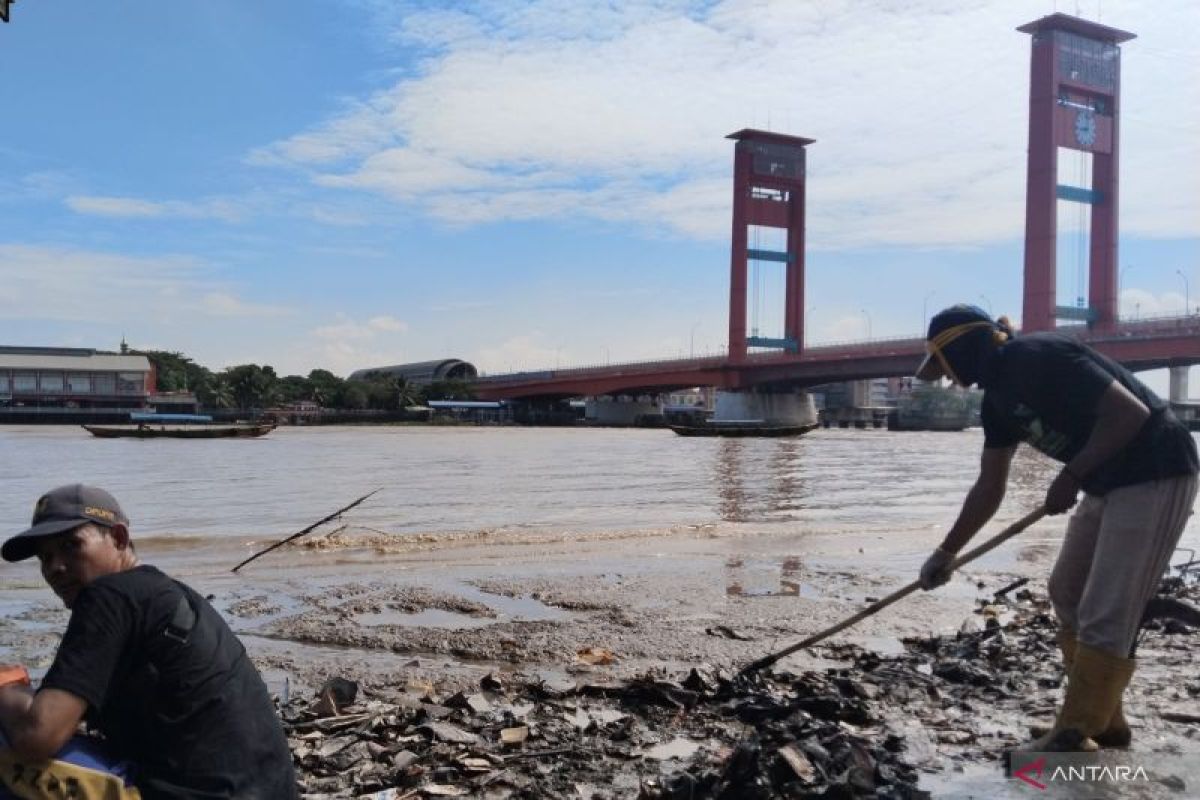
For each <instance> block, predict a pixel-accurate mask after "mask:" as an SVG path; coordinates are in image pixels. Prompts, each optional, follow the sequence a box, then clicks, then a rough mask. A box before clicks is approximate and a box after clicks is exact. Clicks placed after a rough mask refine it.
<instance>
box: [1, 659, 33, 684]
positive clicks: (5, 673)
mask: <svg viewBox="0 0 1200 800" xmlns="http://www.w3.org/2000/svg"><path fill="white" fill-rule="evenodd" d="M10 683H23V684H25V685H26V686H29V685H30V684H29V670H27V669H25V668H24V667H22V666H19V665H15V664H9V665H6V666H3V667H0V686H8V685H9V684H10Z"/></svg>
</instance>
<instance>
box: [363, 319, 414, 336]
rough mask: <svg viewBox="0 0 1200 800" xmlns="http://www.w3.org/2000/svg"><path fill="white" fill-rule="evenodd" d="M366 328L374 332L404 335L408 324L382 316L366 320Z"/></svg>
mask: <svg viewBox="0 0 1200 800" xmlns="http://www.w3.org/2000/svg"><path fill="white" fill-rule="evenodd" d="M367 327H369V328H371V329H372V330H376V331H388V332H392V333H405V332H407V331H408V323H407V322H404V321H402V320H398V319H396V318H395V317H392V316H388V315H386V314H385V315H383V316H378V317H371V318H370V319H369V320H367Z"/></svg>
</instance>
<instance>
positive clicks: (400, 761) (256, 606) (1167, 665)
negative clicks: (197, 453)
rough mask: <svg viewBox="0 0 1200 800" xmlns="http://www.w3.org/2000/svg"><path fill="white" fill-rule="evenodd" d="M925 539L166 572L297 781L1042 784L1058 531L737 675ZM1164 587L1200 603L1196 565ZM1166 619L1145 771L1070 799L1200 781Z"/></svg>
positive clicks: (1055, 681) (819, 793) (30, 589)
mask: <svg viewBox="0 0 1200 800" xmlns="http://www.w3.org/2000/svg"><path fill="white" fill-rule="evenodd" d="M935 535H937V531H935V530H932V529H931V530H929V531H925V530H905V531H900V532H899V535H897V533H896V532H894V531H891V530H889V531H883V530H865V531H851V532H847V531H845V530H843V529H841V528H840V527H838V528H837V529H836V530H834V529H833V528H832V527H831V531H830V533H829V534H828V535H820V534H814V533H812V532H810V531H806V532H803V533H795V534H790V533H787V532H784V533H781V534H779V535H771V536H764V535H759V534H757V532H756V531H753V530H748V531H743V530H733V531H731V532H725V531H719V532H714V531H712V530H710V529H709V528H707V527H696V528H694V529H690V530H683V531H680V530H668V531H663V532H662V533H661V535H659V532H654V534H653V535H648V536H642V535H626V534H624V533H621V534H618V535H606V536H604V537H600V538H597V539H596V540H586V539H582V538H580V537H573V536H554V537H547V536H542V535H540V534H539V535H538V536H537V537H536V540H535V541H526V538H528V537H525V536H524V535H522V538H521V539H520V540H517V541H512V542H509V541H501V540H499V539H498V537H497V536H495V535H493V534H490V533H489V534H487V535H486V536H484V535H470V536H463V537H460V538H459V539H458V540H456V541H454V542H446V541H444V540H443V539H441V538H437V537H428V540H425V539H420V540H411V541H410V539H408V538H404V537H387V538H386V539H384V540H383V541H381V542H379V543H372V544H368V545H365V546H364V545H363V543H362V542H360V541H355V540H350V541H348V542H346V543H345V544H344V545H340V544H336V543H332V544H331V543H328V542H327V543H326V546H324V547H322V548H310V549H304V548H287V549H285V550H284V551H281V552H280V553H279V554H278V557H277V558H275V557H274V556H273V560H272V561H270V562H268V563H266V564H256V565H255V569H253V570H249V571H246V572H244V573H241V574H239V575H237V576H231V575H230V574H229V573H228V571H227V570H228V565H231V564H233V563H236V561H237V560H239V558H238V557H236V554H235V555H230V554H223V555H222V559H221V560H222V562H223V564H224V566H223V567H221V566H217V567H209V566H208V565H207V564H201V565H199V566H187V565H185V566H187V568H185V569H179V570H177V569H172V565H171V564H169V563H163V562H159V563H160V565H161V566H163V567H164V568H165V569H166V570H167V571H168V572H172V573H173V574H176V575H178V577H180V578H181V579H183V580H185V581H186V582H188V583H189V584H191V585H192V586H193V587H195V588H196V589H197V590H198V591H201V592H202V593H204V594H206V595H207V596H209V598H210V600H211V601H212V602H213V604H214V606H215V607H216V608H217V609H218V610H219V611H220V612H221V613H222V614H223V615H224V616H225V617H226V619H227V620H228V621H229V623H230V624H231V626H232V627H233V628H234V630H235V631H236V632H237V633H238V634H239V636H240V637H241V638H242V641H243V642H244V643H245V645H246V647H247V649H248V651H249V653H250V655H251V657H252V658H253V659H254V661H255V663H256V664H257V665H258V666H259V668H260V670H261V671H262V673H263V675H264V677H265V678H266V680H267V683H268V686H269V687H270V689H271V690H272V693H273V694H275V695H276V696H277V697H278V699H279V702H280V712H281V715H282V717H283V719H284V721H285V725H286V727H287V731H288V735H289V741H290V742H291V746H292V750H293V754H294V756H295V759H296V763H297V765H298V769H299V775H300V778H301V780H302V782H303V786H304V792H305V795H306V796H308V797H314V798H321V797H377V798H391V799H392V800H395V799H396V798H425V797H455V796H459V797H497V798H502V797H528V798H535V797H538V798H540V797H546V798H559V797H561V798H587V797H594V798H639V797H641V798H659V797H689V798H693V797H694V798H700V797H726V798H734V797H748V798H755V797H920V796H923V795H922V793H923V792H928V793H929V795H930V796H933V797H988V798H992V797H1012V798H1017V797H1026V796H1028V792H1030V791H1035V790H1033V789H1031V788H1030V787H1028V786H1025V785H1022V784H1019V783H1018V782H1016V781H1015V780H1014V779H1012V778H1008V777H1006V776H1005V775H1004V772H1003V770H1002V768H1001V762H1000V756H1001V754H1002V753H1003V751H1004V750H1005V749H1006V748H1008V747H1011V746H1013V745H1016V744H1018V743H1020V742H1023V741H1025V740H1027V739H1028V738H1029V737H1028V732H1027V726H1028V725H1029V724H1030V723H1034V722H1049V721H1050V720H1051V719H1052V718H1053V713H1054V706H1055V703H1056V702H1058V700H1059V697H1060V693H1061V681H1062V675H1061V669H1060V667H1059V658H1058V654H1057V651H1056V650H1055V648H1054V638H1053V622H1052V619H1051V615H1050V610H1049V607H1048V606H1047V604H1046V602H1045V599H1044V597H1043V596H1042V595H1041V593H1040V590H1041V587H1042V586H1043V585H1044V579H1045V575H1046V574H1047V572H1048V561H1049V559H1051V558H1052V557H1053V555H1054V552H1055V550H1056V549H1057V548H1056V545H1057V536H1058V535H1060V532H1059V531H1056V530H1054V529H1053V528H1052V527H1051V523H1048V524H1047V525H1046V526H1044V528H1043V530H1042V531H1041V533H1040V534H1038V533H1036V532H1035V535H1031V536H1027V537H1025V538H1024V539H1023V540H1022V542H1021V543H1020V546H1019V548H1014V549H1012V550H1010V551H1008V552H1007V553H999V554H998V555H997V556H995V558H994V559H993V560H992V561H990V562H987V561H986V560H985V562H986V563H981V564H979V565H978V567H976V565H972V568H968V569H965V570H962V571H960V573H958V574H956V576H955V579H954V580H953V581H952V582H951V584H949V585H947V586H946V587H943V588H942V589H940V590H938V591H937V592H933V593H917V594H915V595H912V596H910V597H908V598H906V599H905V600H904V601H903V602H902V603H899V604H897V605H895V606H892V607H891V608H889V609H887V610H886V611H885V612H883V613H880V614H878V615H876V616H875V617H872V618H869V619H867V620H864V621H863V622H862V623H860V624H859V625H857V626H855V627H854V628H852V629H851V630H849V631H845V632H843V633H842V634H839V635H838V636H837V637H835V638H834V639H833V640H831V641H830V642H829V643H828V644H827V645H822V646H818V647H817V648H814V649H812V650H809V651H804V652H800V653H796V654H795V655H793V656H789V657H788V658H786V659H783V660H781V661H780V662H778V663H777V664H776V665H775V666H774V667H773V668H772V669H770V670H769V671H766V672H765V673H763V674H759V675H756V676H754V677H753V678H752V679H750V680H741V681H739V680H735V675H736V673H737V670H738V669H739V668H740V667H741V666H743V665H744V664H746V663H748V662H750V661H752V660H754V659H756V658H758V657H760V656H763V655H766V654H768V653H771V652H775V651H778V650H780V649H782V648H784V647H786V646H787V645H790V644H792V643H793V642H795V641H798V640H799V639H802V638H804V637H805V636H807V635H809V634H812V633H815V632H817V631H819V630H822V629H823V628H826V627H828V626H830V625H832V624H834V623H836V622H838V621H840V620H842V619H844V618H845V617H847V616H849V615H850V614H852V613H853V612H855V611H857V610H858V609H860V608H862V607H863V606H865V605H867V604H868V603H870V602H872V601H873V600H875V599H878V598H879V597H882V596H883V595H885V594H887V593H889V592H891V591H893V590H894V589H896V588H898V587H899V586H902V585H903V584H904V583H906V582H907V581H909V580H911V579H912V577H913V576H914V575H915V574H916V571H917V569H918V567H919V565H920V561H921V559H922V558H923V556H924V554H925V552H927V549H928V547H930V546H932V544H933V542H932V538H933V537H934V536H935ZM926 539H928V540H929V541H926ZM147 550H148V551H151V552H147V554H146V556H147V559H146V560H148V561H151V562H154V561H155V559H154V555H155V554H154V553H153V552H152V549H151V548H147ZM226 556H229V557H226ZM264 561H265V560H264ZM225 562H227V563H225ZM1022 578H1026V579H1029V580H1030V582H1029V583H1028V584H1026V585H1024V586H1021V587H1019V588H1009V587H1010V585H1011V584H1012V583H1014V582H1015V581H1017V580H1019V579H1022ZM1005 589H1008V591H1004V590H1005ZM1174 591H1176V592H1177V593H1178V595H1179V596H1180V597H1182V598H1184V599H1185V600H1188V601H1189V602H1191V603H1192V604H1194V605H1195V604H1198V603H1200V597H1198V596H1197V591H1196V588H1195V586H1194V584H1192V583H1190V582H1189V583H1187V584H1181V585H1179V586H1176V587H1175V589H1174ZM3 600H4V603H3V604H4V606H5V608H4V611H5V614H3V615H2V616H0V650H3V653H4V658H6V660H12V661H19V662H21V663H25V664H28V665H30V666H31V667H32V668H34V670H35V672H36V669H37V668H38V667H41V668H43V669H44V667H45V666H47V665H48V664H49V660H50V658H51V657H52V656H53V651H54V647H55V645H56V644H57V637H58V634H59V632H60V631H61V630H62V629H63V627H65V622H66V613H65V612H64V611H63V610H62V609H61V608H60V607H58V606H57V604H56V603H53V602H52V601H51V599H50V598H49V597H48V592H47V591H46V590H45V588H44V587H43V586H41V585H40V584H38V583H37V582H36V581H35V580H34V579H32V578H30V579H25V578H22V579H21V583H20V584H17V583H12V585H10V586H8V587H7V590H6V591H5V592H4V598H3ZM1155 625H1156V627H1155V628H1154V629H1153V630H1150V631H1148V632H1147V634H1146V636H1145V637H1144V639H1143V641H1142V643H1141V645H1140V648H1139V670H1138V673H1137V674H1136V675H1135V678H1134V682H1133V686H1132V688H1131V691H1130V693H1129V695H1128V703H1127V713H1128V715H1129V716H1130V719H1131V722H1132V723H1133V725H1134V730H1135V741H1134V746H1133V747H1132V748H1131V749H1130V750H1129V751H1126V752H1124V753H1106V754H1104V757H1105V758H1106V759H1108V758H1111V759H1118V760H1120V759H1124V760H1125V761H1124V762H1123V763H1137V764H1143V765H1144V766H1145V768H1146V770H1147V772H1148V778H1147V780H1146V781H1144V782H1142V783H1141V784H1139V785H1138V786H1136V787H1134V788H1135V791H1130V790H1129V787H1125V786H1105V785H1091V784H1088V785H1086V786H1084V787H1083V788H1082V793H1077V794H1070V793H1063V792H1060V794H1062V796H1078V797H1089V798H1090V797H1126V796H1136V797H1151V798H1157V797H1162V798H1184V797H1192V796H1197V795H1200V774H1197V773H1196V772H1195V770H1196V769H1197V767H1196V766H1194V765H1196V764H1200V679H1198V677H1197V673H1196V669H1195V663H1196V662H1195V656H1194V649H1193V648H1194V646H1195V643H1196V641H1197V639H1196V637H1195V636H1194V635H1193V634H1192V630H1194V626H1193V625H1191V624H1187V623H1181V622H1178V621H1174V622H1172V621H1170V620H1167V621H1165V622H1158V623H1155ZM351 683H353V684H354V685H355V687H356V688H355V689H354V690H353V691H351V689H350V684H351ZM323 690H326V691H323ZM1189 765H1192V766H1189ZM1189 770H1192V771H1189ZM1055 788H1058V787H1055ZM1070 788H1071V789H1075V788H1078V787H1070Z"/></svg>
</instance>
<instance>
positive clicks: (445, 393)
mask: <svg viewBox="0 0 1200 800" xmlns="http://www.w3.org/2000/svg"><path fill="white" fill-rule="evenodd" d="M425 398H426V399H427V400H473V399H475V388H474V386H472V385H471V384H470V383H469V382H467V381H461V380H449V381H435V382H434V383H431V384H429V386H427V387H426V388H425Z"/></svg>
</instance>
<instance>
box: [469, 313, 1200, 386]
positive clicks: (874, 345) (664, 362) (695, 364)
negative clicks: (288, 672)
mask: <svg viewBox="0 0 1200 800" xmlns="http://www.w3.org/2000/svg"><path fill="white" fill-rule="evenodd" d="M1118 322H1119V324H1120V325H1121V326H1122V327H1124V328H1125V330H1124V331H1121V332H1118V333H1116V334H1099V335H1095V336H1092V337H1089V338H1090V339H1091V340H1093V341H1103V340H1106V339H1112V338H1115V339H1119V338H1123V337H1125V336H1128V335H1129V334H1131V333H1134V332H1139V333H1140V332H1144V333H1160V332H1161V333H1170V332H1174V331H1178V330H1182V329H1193V328H1197V327H1200V313H1197V314H1183V315H1180V314H1145V315H1139V316H1138V317H1136V318H1134V319H1130V318H1127V317H1123V318H1121V319H1120V320H1118ZM1058 330H1060V331H1062V332H1063V333H1068V334H1087V331H1088V329H1087V326H1086V325H1082V324H1080V325H1060V326H1059V327H1058ZM924 340H925V336H924V334H916V335H912V334H910V335H907V336H885V337H879V338H872V339H842V340H834V341H819V342H812V343H811V344H809V345H808V346H807V347H805V348H804V352H805V353H806V354H822V353H832V352H837V351H839V350H847V349H851V348H853V349H857V350H868V349H878V348H881V347H886V346H887V345H889V344H897V345H898V344H904V345H920V344H921V343H922V342H923V341H924ZM789 357H792V354H789V353H782V352H779V351H761V350H759V351H751V352H749V353H747V354H746V360H747V361H751V362H759V363H761V362H764V361H774V360H781V359H787V358H789ZM726 358H727V352H726V348H724V347H722V348H720V350H719V352H718V353H717V354H716V355H706V356H699V357H676V358H648V359H640V360H634V361H620V362H617V363H611V362H605V363H595V364H574V365H571V366H569V367H555V368H553V369H539V370H519V371H517V372H496V373H488V372H481V373H480V374H479V380H480V381H481V382H504V381H531V380H548V379H553V378H562V377H570V376H572V375H579V376H584V375H587V374H590V373H594V372H597V371H604V372H606V373H607V374H613V375H619V374H621V372H622V370H624V369H629V370H631V371H643V370H646V369H662V368H677V369H697V368H705V367H717V366H721V365H722V364H724V363H725V361H726Z"/></svg>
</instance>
